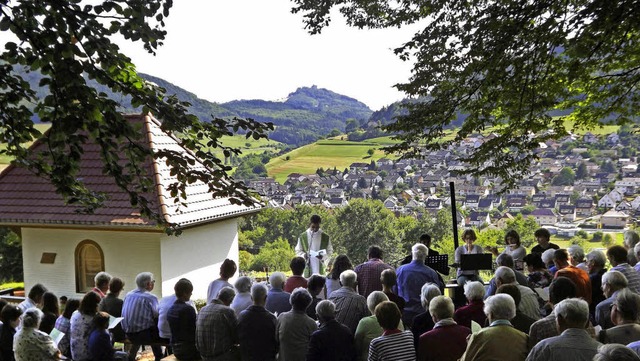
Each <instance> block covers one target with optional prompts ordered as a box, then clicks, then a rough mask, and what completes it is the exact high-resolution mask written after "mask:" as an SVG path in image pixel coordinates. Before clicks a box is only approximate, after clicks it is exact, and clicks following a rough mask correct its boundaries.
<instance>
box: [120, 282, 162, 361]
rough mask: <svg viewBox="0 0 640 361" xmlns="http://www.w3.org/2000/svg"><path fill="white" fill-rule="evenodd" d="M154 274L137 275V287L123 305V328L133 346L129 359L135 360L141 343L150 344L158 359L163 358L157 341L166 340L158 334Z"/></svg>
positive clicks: (126, 297) (128, 295)
mask: <svg viewBox="0 0 640 361" xmlns="http://www.w3.org/2000/svg"><path fill="white" fill-rule="evenodd" d="M155 282H156V281H155V280H154V279H153V274H152V273H150V272H142V273H140V274H138V275H137V276H136V285H137V286H138V288H137V289H135V290H133V291H131V292H129V293H128V294H127V295H126V296H125V298H124V304H123V305H122V317H123V319H122V328H123V329H124V332H126V333H127V338H128V339H129V340H130V341H131V344H132V347H131V350H130V351H129V360H131V361H133V360H135V358H136V354H137V352H138V349H139V348H140V346H141V345H150V344H152V343H156V345H153V346H151V349H152V350H153V355H154V356H155V359H156V361H159V360H160V359H162V348H161V347H160V346H159V345H157V343H161V342H166V341H167V340H162V339H160V336H159V335H158V299H157V298H156V296H154V295H153V294H152V293H151V291H152V290H153V287H154V286H155Z"/></svg>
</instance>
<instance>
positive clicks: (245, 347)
mask: <svg viewBox="0 0 640 361" xmlns="http://www.w3.org/2000/svg"><path fill="white" fill-rule="evenodd" d="M313 221H317V222H316V223H317V225H314V224H313V223H314V222H313ZM535 237H536V241H537V245H536V246H535V247H533V249H532V250H531V252H530V253H529V254H527V252H526V250H525V249H524V247H523V246H522V245H521V244H520V239H519V236H518V234H517V233H515V232H512V231H511V232H508V233H507V234H506V236H505V245H506V248H505V250H504V251H503V252H498V249H497V248H491V249H487V250H486V251H487V252H491V253H494V254H496V255H497V258H496V262H497V268H496V269H495V271H494V274H493V277H492V278H491V279H490V280H489V282H488V285H489V286H488V287H485V284H484V283H483V280H481V279H480V277H479V274H478V272H476V271H469V270H465V271H462V270H458V272H457V274H456V276H457V277H456V279H454V280H453V283H452V284H450V285H446V284H445V282H444V281H443V279H442V276H441V274H439V273H438V272H436V271H435V270H434V269H432V268H431V267H429V266H428V264H429V255H433V253H432V250H431V249H430V248H429V247H430V241H431V239H430V237H428V236H427V235H424V236H423V237H421V243H416V244H415V245H413V247H412V249H411V256H410V258H409V259H407V260H405V261H403V263H404V264H402V265H400V266H399V267H397V268H394V267H393V266H391V265H389V264H387V263H385V262H384V254H383V252H382V250H381V249H380V248H379V247H377V246H371V247H369V249H368V254H367V256H368V257H367V258H368V260H367V261H366V262H364V263H362V264H359V265H356V266H355V267H354V266H353V265H352V264H351V262H350V260H349V258H348V257H347V256H346V255H339V256H337V257H335V259H334V261H333V264H332V265H328V264H327V261H328V259H327V258H326V256H327V254H329V252H315V254H314V256H313V257H315V258H316V260H317V262H314V263H311V262H309V260H308V259H307V258H308V257H311V256H310V254H311V253H310V250H311V249H313V247H314V243H313V242H314V240H316V239H317V243H316V244H315V247H320V248H323V249H326V248H327V247H328V246H330V239H329V237H328V236H326V237H324V236H322V233H321V231H320V230H319V218H317V219H316V218H313V219H312V225H311V226H310V229H309V230H308V231H307V237H306V239H305V238H304V237H301V238H303V239H305V241H306V242H308V243H307V245H305V246H301V247H300V249H302V250H303V254H301V255H300V256H297V257H295V258H293V259H292V260H291V263H290V268H291V271H292V276H290V277H286V276H285V275H284V274H283V273H281V272H274V273H272V274H271V275H270V276H269V279H268V282H266V283H265V282H255V281H254V280H252V279H251V278H249V277H246V276H242V277H238V278H237V280H236V281H235V283H234V284H233V285H232V284H231V283H230V282H229V281H230V279H231V278H233V277H234V275H235V274H236V272H237V266H236V264H235V262H233V261H232V260H225V261H224V262H223V263H222V265H221V267H220V273H219V278H217V279H215V280H213V281H212V282H211V284H210V285H209V288H208V292H207V300H206V301H207V304H206V306H204V307H203V308H202V309H200V310H199V311H197V310H196V307H195V305H194V303H193V302H192V301H191V295H192V293H193V285H192V283H191V282H190V281H189V280H188V279H184V278H183V279H180V280H179V281H177V282H176V284H175V287H174V293H173V294H172V295H170V296H166V297H164V298H162V299H160V300H158V298H157V297H156V296H154V295H153V294H152V293H151V291H153V288H154V284H155V280H154V278H153V274H151V273H148V272H142V273H140V274H138V276H137V277H136V279H135V283H136V288H135V289H134V290H132V291H130V292H128V293H127V294H126V296H124V297H123V299H121V298H120V297H119V295H120V293H121V291H122V290H123V288H124V283H123V281H122V280H121V279H119V278H117V277H111V276H110V275H109V274H107V273H105V272H100V273H99V274H97V275H96V277H95V288H94V289H93V290H92V291H90V292H88V293H86V294H85V295H84V297H83V298H82V299H81V300H75V299H69V300H64V301H65V302H64V307H63V311H62V312H60V306H59V302H58V298H56V297H55V295H53V294H52V293H51V292H48V291H47V289H46V288H45V287H44V286H43V285H40V284H37V285H34V286H33V287H32V288H31V289H30V291H29V294H28V297H27V298H26V300H25V301H24V302H22V303H21V304H20V305H18V306H15V305H11V304H7V305H4V306H3V307H2V309H1V312H0V320H1V321H2V329H1V330H0V361H12V360H17V361H23V360H24V361H27V360H29V361H31V360H56V359H59V358H60V357H61V356H64V357H67V358H71V359H73V360H76V361H90V360H100V361H102V360H135V358H136V356H137V354H138V351H139V349H140V347H141V346H143V345H147V346H150V347H151V349H152V351H153V354H154V357H155V359H156V360H161V359H162V358H163V357H164V356H165V355H166V353H167V352H169V353H173V355H175V357H176V358H177V359H178V360H206V361H209V360H291V361H296V360H309V361H314V360H327V361H342V360H345V361H347V360H348V361H355V360H372V361H377V360H390V361H391V360H393V361H403V360H438V361H441V360H442V361H448V360H452V361H453V360H463V361H466V360H476V361H482V360H514V361H515V360H527V361H538V360H540V361H542V360H545V361H547V360H550V361H554V360H563V361H564V360H611V361H613V360H615V361H619V360H623V361H624V360H640V357H639V356H638V354H639V353H640V294H639V291H640V263H638V262H637V259H638V257H640V244H639V242H638V235H637V234H636V233H635V232H631V231H630V232H627V233H626V234H625V242H624V246H617V245H616V246H611V247H609V248H608V249H606V251H605V252H603V251H599V250H593V251H591V252H590V253H588V254H586V255H585V254H584V251H583V250H582V249H581V248H580V247H578V246H572V247H569V249H567V250H565V249H559V247H558V246H557V245H554V244H552V243H550V242H549V241H550V234H549V232H548V231H547V230H546V229H539V230H538V231H536V232H535ZM462 238H463V240H464V242H465V243H464V244H463V245H461V246H460V247H459V248H458V249H456V257H458V255H462V254H472V253H481V252H485V250H483V249H481V248H480V247H477V246H476V245H475V244H474V242H475V240H476V236H475V233H474V232H473V231H472V230H467V231H465V232H464V233H463V237H462ZM607 260H608V263H609V264H610V265H611V268H610V269H608V270H607V269H606V268H605V267H606V265H607ZM456 261H457V259H456ZM634 266H635V268H634ZM310 267H312V268H315V270H316V271H319V270H323V269H324V267H327V269H328V270H329V271H328V273H327V274H326V276H323V275H320V274H314V272H312V271H308V269H309V268H310ZM307 275H308V276H307ZM458 284H459V285H458ZM445 287H448V288H451V289H454V288H456V287H461V288H462V289H463V290H464V298H465V300H463V301H464V302H460V300H459V299H455V297H454V299H452V298H450V297H448V296H446V295H445ZM450 294H455V293H450ZM110 316H114V317H122V322H120V324H118V325H117V326H116V327H111V328H110V326H109V320H110ZM54 328H55V329H57V330H59V331H60V332H62V333H64V334H65V335H64V337H63V338H62V339H61V340H57V343H56V342H53V340H52V338H51V337H50V335H49V333H50V332H51V330H52V329H54ZM124 340H127V343H128V344H130V345H131V347H130V349H129V350H128V351H127V352H118V351H114V349H113V342H114V341H124Z"/></svg>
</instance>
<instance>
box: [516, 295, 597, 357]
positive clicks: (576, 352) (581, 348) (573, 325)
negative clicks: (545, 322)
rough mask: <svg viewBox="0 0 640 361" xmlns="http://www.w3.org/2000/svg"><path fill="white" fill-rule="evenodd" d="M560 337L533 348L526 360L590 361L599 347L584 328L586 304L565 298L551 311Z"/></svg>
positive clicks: (586, 320) (579, 300) (580, 300)
mask: <svg viewBox="0 0 640 361" xmlns="http://www.w3.org/2000/svg"><path fill="white" fill-rule="evenodd" d="M553 313H554V314H555V315H556V325H557V327H558V331H559V332H560V335H558V336H554V337H549V338H547V339H544V340H542V341H540V342H539V343H538V344H536V345H535V346H533V348H532V349H531V352H530V353H529V356H528V357H527V361H565V360H584V361H591V360H592V359H593V357H594V356H595V355H596V353H597V352H598V347H599V346H601V345H602V344H601V343H600V342H598V341H596V340H594V339H593V338H592V337H591V335H589V333H588V332H587V330H586V329H585V325H586V324H587V322H589V305H588V304H587V302H586V301H585V300H582V299H579V298H568V299H566V300H563V301H561V302H560V303H558V304H557V305H555V307H554V308H553Z"/></svg>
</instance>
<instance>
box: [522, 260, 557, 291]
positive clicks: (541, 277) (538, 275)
mask: <svg viewBox="0 0 640 361" xmlns="http://www.w3.org/2000/svg"><path fill="white" fill-rule="evenodd" d="M524 264H525V267H526V268H527V272H529V274H528V275H527V282H528V283H529V287H531V288H545V287H549V285H550V284H551V281H553V276H552V275H551V273H550V272H549V270H548V269H547V266H546V265H545V264H544V262H542V256H541V255H540V253H529V254H528V255H526V256H524Z"/></svg>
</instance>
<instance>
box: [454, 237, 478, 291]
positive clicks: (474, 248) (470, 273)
mask: <svg viewBox="0 0 640 361" xmlns="http://www.w3.org/2000/svg"><path fill="white" fill-rule="evenodd" d="M476 239H477V237H476V232H474V231H473V230H471V229H467V230H465V231H464V232H463V233H462V240H463V241H464V245H462V246H460V247H458V248H456V251H455V254H454V259H455V262H456V263H457V264H460V262H461V260H462V255H463V254H477V253H482V247H480V246H478V245H474V244H473V243H474V242H475V241H476ZM457 277H458V284H459V285H461V286H462V285H464V284H465V283H467V282H468V281H480V282H482V279H481V278H480V275H479V273H478V271H477V270H475V271H474V270H466V271H463V270H462V269H460V268H458V271H457Z"/></svg>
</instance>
